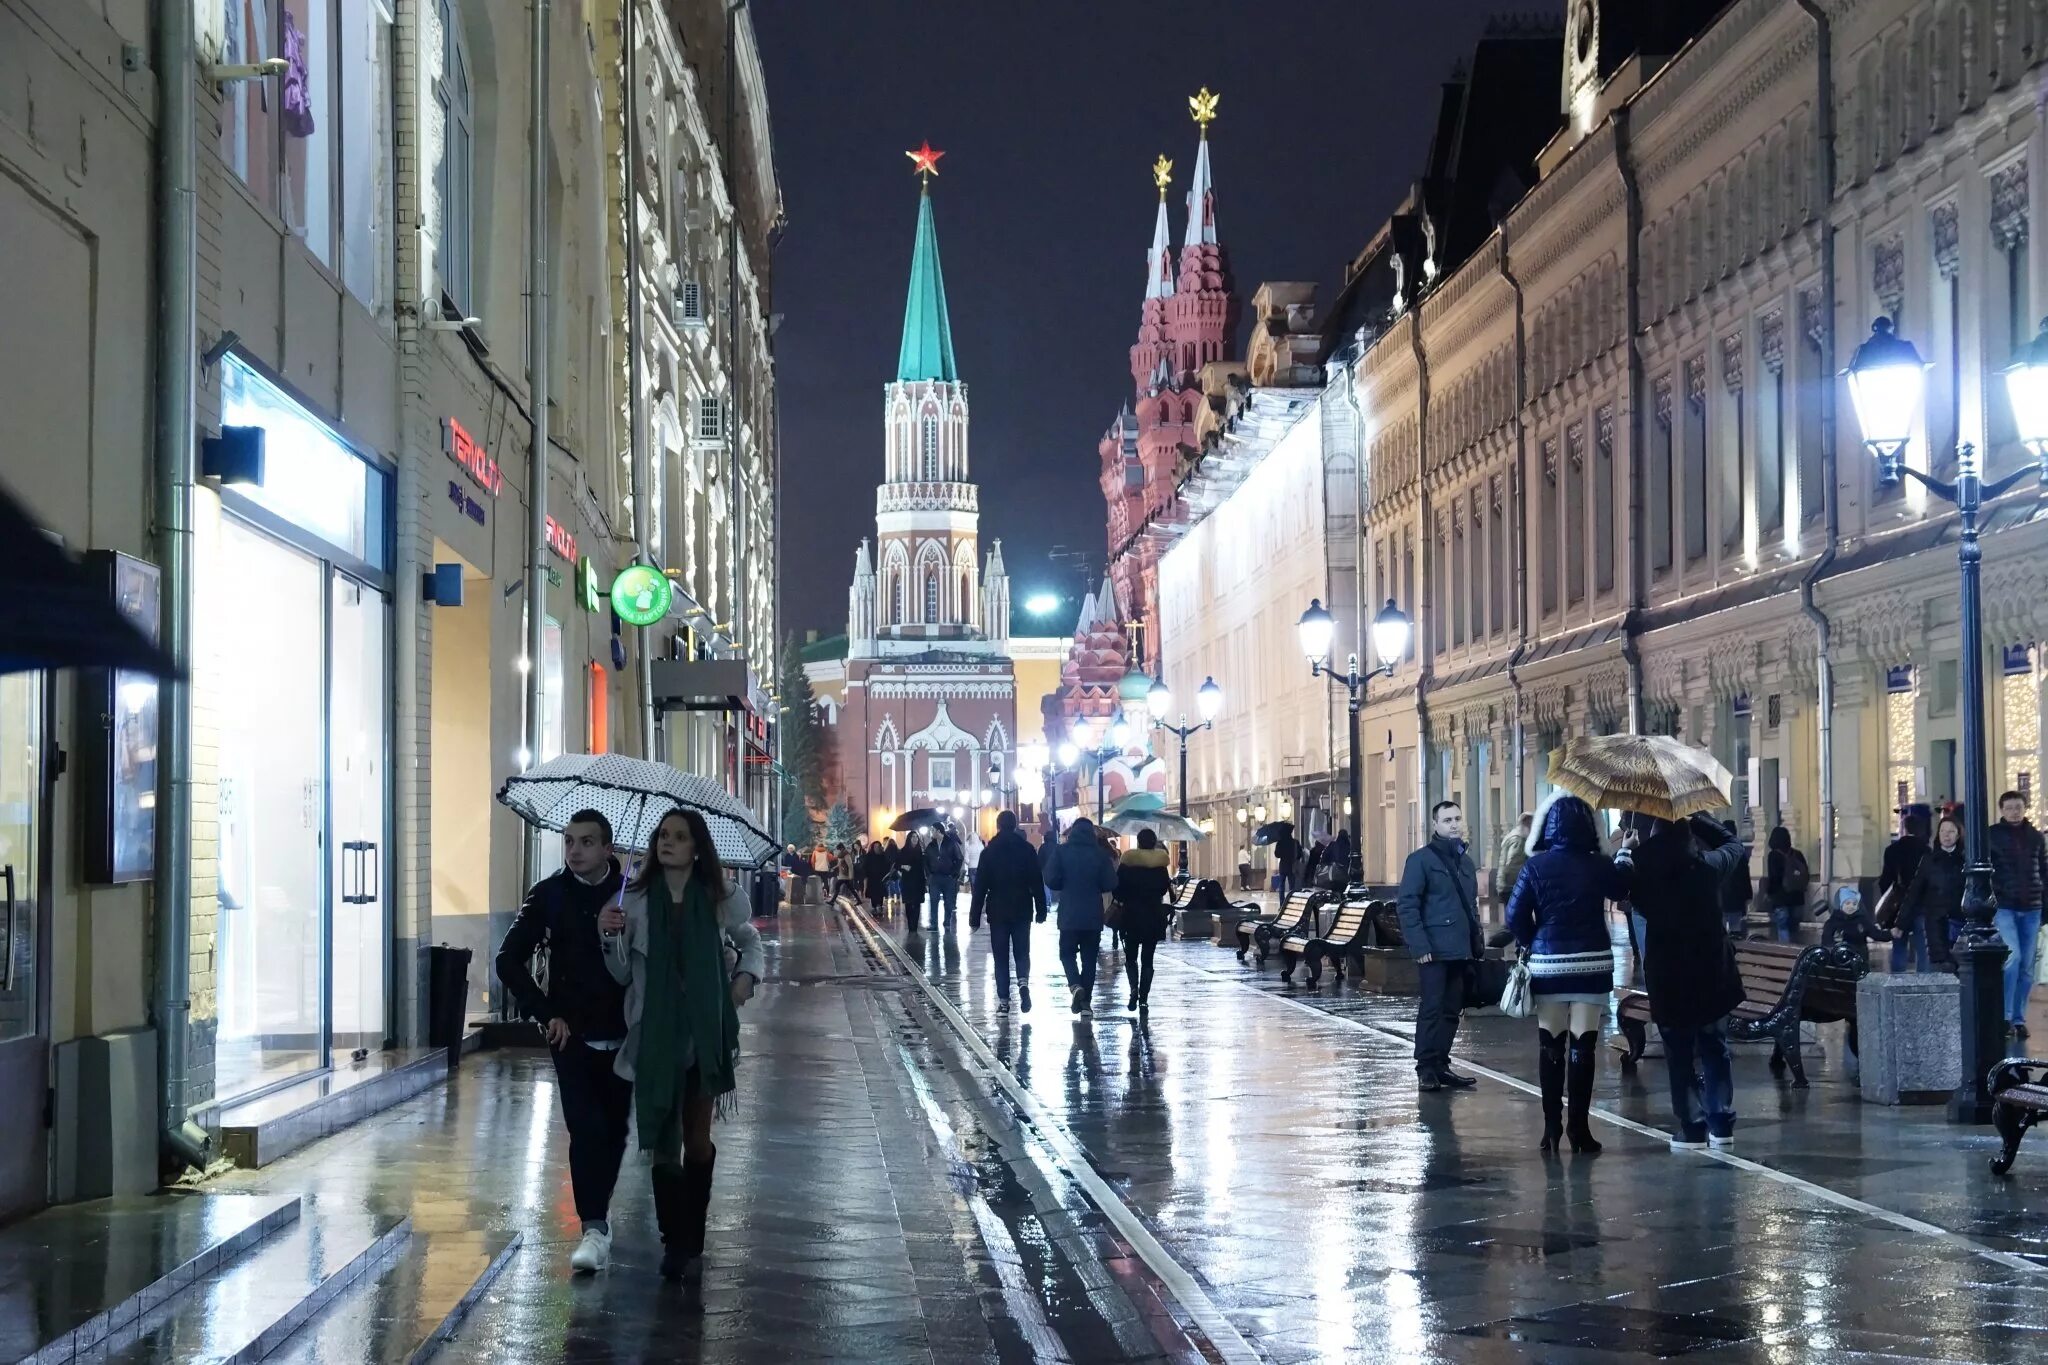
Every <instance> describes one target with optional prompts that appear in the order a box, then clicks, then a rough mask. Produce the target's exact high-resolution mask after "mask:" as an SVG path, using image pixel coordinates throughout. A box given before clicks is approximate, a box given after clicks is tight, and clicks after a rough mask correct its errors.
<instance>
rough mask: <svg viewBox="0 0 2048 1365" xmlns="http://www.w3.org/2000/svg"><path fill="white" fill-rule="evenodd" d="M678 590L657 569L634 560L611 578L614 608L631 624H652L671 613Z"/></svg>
mask: <svg viewBox="0 0 2048 1365" xmlns="http://www.w3.org/2000/svg"><path fill="white" fill-rule="evenodd" d="M674 596H675V590H674V589H673V588H671V587H669V585H668V579H667V578H665V577H663V576H662V573H661V571H660V570H658V569H654V568H650V567H648V566H647V565H645V564H633V565H629V566H627V567H626V568H625V569H623V570H621V571H620V573H619V576H618V577H617V578H614V579H613V580H612V610H613V611H615V612H617V613H618V614H619V619H620V620H621V621H624V622H625V623H626V624H627V625H629V626H651V625H653V624H654V623H655V622H656V621H659V620H660V619H661V618H662V617H664V616H666V615H668V604H669V602H670V600H671V599H672V598H673V597H674Z"/></svg>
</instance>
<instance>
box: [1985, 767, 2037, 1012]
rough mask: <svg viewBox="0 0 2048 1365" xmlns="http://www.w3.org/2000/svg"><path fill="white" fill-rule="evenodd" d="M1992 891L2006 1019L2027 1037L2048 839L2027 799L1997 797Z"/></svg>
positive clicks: (1988, 842)
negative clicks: (2000, 941) (2002, 947)
mask: <svg viewBox="0 0 2048 1365" xmlns="http://www.w3.org/2000/svg"><path fill="white" fill-rule="evenodd" d="M1984 852H1985V853H1986V854H1987V855H1989V857H1990V859H1991V892H1992V898H1993V899H1994V900H1995V901H1997V902H1998V916H1997V918H1996V920H1995V921H1994V922H1995V923H1996V924H1997V926H1998V936H1999V937H2000V938H2002V939H2004V940H2005V946H2006V950H2007V951H2006V955H2005V1020H2006V1024H2007V1026H2008V1027H2010V1028H2011V1029H2012V1031H2013V1034H2014V1036H2015V1037H2020V1038H2024V1037H2026V1036H2027V997H2028V996H2029V995H2030V994H2032V993H2033V989H2034V945H2035V943H2036V942H2037V940H2038V939H2039V937H2040V934H2041V901H2042V893H2043V889H2044V888H2048V840H2044V839H2043V838H2042V837H2041V831H2040V830H2038V829H2035V828H2034V825H2033V822H2032V821H2031V820H2029V819H2027V798H2026V795H2025V794H2024V793H2022V792H2007V793H2005V794H2004V795H2003V796H2001V797H1999V798H1998V823H1997V824H1995V825H1993V826H1992V827H1991V832H1990V834H1989V835H1987V836H1986V837H1985V840H1984Z"/></svg>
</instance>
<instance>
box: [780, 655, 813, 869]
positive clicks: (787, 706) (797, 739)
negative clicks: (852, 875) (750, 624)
mask: <svg viewBox="0 0 2048 1365" xmlns="http://www.w3.org/2000/svg"><path fill="white" fill-rule="evenodd" d="M777 691H778V692H780V693H781V697H782V702H781V721H782V769H783V781H784V783H785V786H784V789H783V803H782V842H783V843H785V844H795V845H796V846H797V847H798V848H809V847H810V846H811V845H812V844H813V843H814V842H816V840H817V837H818V814H819V813H820V812H822V811H823V810H824V808H825V766H824V754H823V752H822V749H821V746H820V744H819V741H818V721H817V699H816V698H815V697H814V696H813V695H812V693H811V680H810V679H809V678H808V677H806V676H804V661H803V656H802V654H801V653H799V652H798V649H797V643H796V637H795V636H791V637H789V638H788V639H787V640H785V641H783V645H782V677H781V679H780V683H779V685H778V687H777Z"/></svg>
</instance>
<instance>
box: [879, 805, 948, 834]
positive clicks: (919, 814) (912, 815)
mask: <svg viewBox="0 0 2048 1365" xmlns="http://www.w3.org/2000/svg"><path fill="white" fill-rule="evenodd" d="M945 823H946V817H945V816H943V815H941V814H939V812H937V811H935V810H933V809H932V808H931V807H930V806H919V807H917V808H916V809H915V810H907V811H905V812H903V814H901V815H899V816H897V817H896V818H895V819H894V820H891V821H890V822H889V828H890V829H893V830H895V831H896V832H897V833H898V834H902V833H904V832H906V831H908V830H913V829H930V828H931V827H932V826H934V825H943V824H945Z"/></svg>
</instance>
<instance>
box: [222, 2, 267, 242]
mask: <svg viewBox="0 0 2048 1365" xmlns="http://www.w3.org/2000/svg"><path fill="white" fill-rule="evenodd" d="M277 22H278V14H277V11H276V10H274V9H273V8H272V7H271V6H270V4H269V3H268V0H227V5H226V13H225V15H224V16H223V24H222V29H221V56H220V59H221V61H222V63H224V64H228V65H234V66H243V65H248V64H250V63H254V62H266V61H269V60H270V59H271V58H273V57H277V56H281V55H282V54H281V53H280V52H279V51H278V48H279V33H278V31H277V27H276V25H277ZM278 115H279V105H278V82H276V81H272V80H260V81H233V82H230V83H229V84H228V85H227V86H225V87H224V88H223V89H222V91H221V101H220V156H221V160H223V161H225V162H226V163H227V166H228V169H229V170H230V171H233V172H234V173H235V175H236V176H237V177H238V178H239V179H240V180H241V181H242V183H243V184H245V185H247V186H248V187H249V193H250V194H252V195H254V196H255V199H256V202H257V203H259V204H261V205H262V206H263V207H264V208H266V209H269V210H271V211H272V212H275V211H276V209H277V185H278V178H277V161H278V149H277V144H278V138H279V136H280V133H281V129H280V128H279V126H278Z"/></svg>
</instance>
